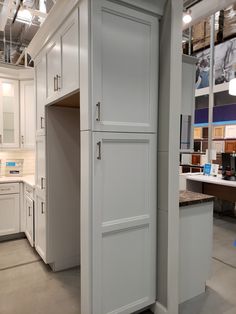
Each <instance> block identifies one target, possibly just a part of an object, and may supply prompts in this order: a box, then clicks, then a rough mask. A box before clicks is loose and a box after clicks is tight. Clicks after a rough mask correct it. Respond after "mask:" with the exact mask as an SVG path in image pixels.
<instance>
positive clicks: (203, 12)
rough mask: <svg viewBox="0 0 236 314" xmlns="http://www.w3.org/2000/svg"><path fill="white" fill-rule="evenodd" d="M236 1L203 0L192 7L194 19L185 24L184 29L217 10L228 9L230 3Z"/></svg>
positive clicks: (235, 0) (235, 1)
mask: <svg viewBox="0 0 236 314" xmlns="http://www.w3.org/2000/svg"><path fill="white" fill-rule="evenodd" d="M234 3H236V0H234V1H233V0H211V1H209V0H202V1H201V2H199V3H197V4H196V5H194V6H193V7H192V8H191V11H192V21H191V22H190V23H189V24H187V25H186V24H183V30H185V29H187V28H189V27H190V26H192V25H194V24H197V23H198V22H200V21H202V20H203V19H204V18H207V17H209V16H211V15H212V14H214V13H216V12H217V11H220V10H223V9H226V8H227V7H229V6H230V5H232V4H234Z"/></svg>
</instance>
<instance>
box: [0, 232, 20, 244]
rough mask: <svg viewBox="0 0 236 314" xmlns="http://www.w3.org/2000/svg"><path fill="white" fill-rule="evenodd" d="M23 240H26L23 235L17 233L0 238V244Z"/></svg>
mask: <svg viewBox="0 0 236 314" xmlns="http://www.w3.org/2000/svg"><path fill="white" fill-rule="evenodd" d="M24 238H26V236H25V233H24V232H19V233H14V234H8V235H4V236H0V242H5V241H12V240H19V239H24Z"/></svg>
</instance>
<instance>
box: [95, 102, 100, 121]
mask: <svg viewBox="0 0 236 314" xmlns="http://www.w3.org/2000/svg"><path fill="white" fill-rule="evenodd" d="M96 110H97V116H96V121H101V103H100V101H99V102H98V103H97V104H96Z"/></svg>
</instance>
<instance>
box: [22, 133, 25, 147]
mask: <svg viewBox="0 0 236 314" xmlns="http://www.w3.org/2000/svg"><path fill="white" fill-rule="evenodd" d="M24 143H25V141H24V135H21V144H22V145H24Z"/></svg>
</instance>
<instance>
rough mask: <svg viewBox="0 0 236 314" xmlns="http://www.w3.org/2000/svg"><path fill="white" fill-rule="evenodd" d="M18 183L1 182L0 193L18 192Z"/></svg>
mask: <svg viewBox="0 0 236 314" xmlns="http://www.w3.org/2000/svg"><path fill="white" fill-rule="evenodd" d="M19 192H20V189H19V183H2V184H0V195H2V194H16V193H19Z"/></svg>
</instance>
